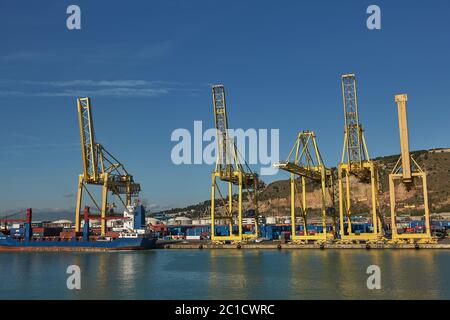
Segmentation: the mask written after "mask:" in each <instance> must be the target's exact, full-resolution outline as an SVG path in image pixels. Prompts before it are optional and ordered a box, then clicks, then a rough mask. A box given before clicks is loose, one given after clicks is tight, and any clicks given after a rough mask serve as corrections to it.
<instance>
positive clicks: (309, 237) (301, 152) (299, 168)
mask: <svg viewBox="0 0 450 320" xmlns="http://www.w3.org/2000/svg"><path fill="white" fill-rule="evenodd" d="M274 166H275V167H276V168H279V169H281V170H284V171H287V172H289V173H290V174H291V179H290V185H291V227H292V235H291V240H292V241H294V242H308V241H317V242H325V241H326V240H327V215H326V210H327V208H326V193H327V188H330V187H331V186H332V173H331V170H330V169H327V168H326V167H325V165H324V163H323V160H322V156H321V155H320V152H319V148H318V146H317V142H316V135H315V134H314V132H312V131H302V132H300V133H299V134H298V135H297V140H296V141H295V144H294V146H293V147H292V149H291V152H290V153H289V155H288V158H287V160H286V161H284V162H280V163H276V164H275V165H274ZM298 178H300V181H301V214H302V218H303V234H298V233H297V230H296V227H297V223H296V219H297V215H296V211H295V199H296V194H297V189H298V186H297V185H298V180H299V179H298ZM307 180H308V181H313V182H315V183H319V184H320V201H321V222H322V228H323V229H322V230H323V231H322V232H319V233H312V232H311V230H308V212H309V211H310V208H308V201H307V196H306V192H307Z"/></svg>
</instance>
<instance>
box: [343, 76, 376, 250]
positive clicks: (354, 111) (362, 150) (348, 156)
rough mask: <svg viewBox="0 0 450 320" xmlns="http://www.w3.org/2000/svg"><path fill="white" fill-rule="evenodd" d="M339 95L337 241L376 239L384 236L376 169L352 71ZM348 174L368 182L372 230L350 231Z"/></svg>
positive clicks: (373, 240)
mask: <svg viewBox="0 0 450 320" xmlns="http://www.w3.org/2000/svg"><path fill="white" fill-rule="evenodd" d="M342 97H343V102H344V115H345V135H344V146H343V149H342V158H341V162H340V163H339V165H338V190H339V222H340V230H339V233H340V241H341V242H353V241H357V242H359V241H365V242H376V241H379V240H383V235H382V234H383V233H382V224H381V217H380V209H379V200H378V194H379V182H378V169H377V167H376V165H375V163H374V162H373V161H372V160H371V159H370V156H369V151H368V149H367V145H366V141H365V138H364V132H363V129H362V127H361V125H360V123H359V113H358V99H357V93H356V78H355V75H354V74H346V75H343V76H342ZM350 175H354V176H356V177H358V178H359V179H360V180H361V181H369V182H370V185H371V198H372V199H371V215H372V221H373V232H364V233H360V234H355V233H354V232H353V231H352V222H351V217H352V208H351V185H350ZM344 182H345V190H344ZM345 218H347V234H346V233H345V230H344V225H345V221H344V219H345Z"/></svg>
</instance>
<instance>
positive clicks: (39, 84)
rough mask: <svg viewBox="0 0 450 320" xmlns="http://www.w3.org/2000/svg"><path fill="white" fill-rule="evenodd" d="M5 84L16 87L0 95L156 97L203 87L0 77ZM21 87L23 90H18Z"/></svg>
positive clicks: (1, 92) (130, 81) (137, 81)
mask: <svg viewBox="0 0 450 320" xmlns="http://www.w3.org/2000/svg"><path fill="white" fill-rule="evenodd" d="M0 83H1V84H2V85H3V86H9V87H11V86H13V87H14V89H5V90H0V96H40V97H78V96H114V97H155V96H160V95H167V94H169V93H173V92H184V93H185V94H187V95H194V94H196V93H198V92H199V91H200V88H193V87H192V86H191V84H188V83H181V82H171V81H164V80H153V81H148V80H134V79H124V80H61V81H31V80H9V79H0ZM17 87H20V88H21V90H17Z"/></svg>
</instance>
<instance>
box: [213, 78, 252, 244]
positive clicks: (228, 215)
mask: <svg viewBox="0 0 450 320" xmlns="http://www.w3.org/2000/svg"><path fill="white" fill-rule="evenodd" d="M212 96H213V103H214V119H215V126H216V134H217V139H216V140H217V158H216V167H215V170H214V171H213V173H212V183H211V240H212V241H218V242H220V241H233V242H240V241H243V240H246V239H256V238H257V237H258V199H257V189H258V184H259V181H258V175H257V174H256V173H253V172H252V171H251V170H250V168H249V167H248V165H247V164H246V163H245V161H244V160H242V161H241V159H240V155H239V152H238V150H237V147H236V144H235V142H234V138H233V137H231V136H230V135H229V130H228V118H227V106H226V100H225V88H224V86H223V85H221V84H219V85H214V86H213V87H212ZM217 179H219V180H220V181H224V182H226V183H227V184H228V200H226V199H225V198H224V196H223V193H222V192H221V190H220V188H219V184H218V181H217ZM233 186H237V187H238V192H237V198H238V199H237V219H236V220H237V227H238V232H237V234H235V233H234V232H233V225H234V223H233V220H234V215H235V213H236V212H235V211H236V208H235V206H234V205H233ZM216 191H217V193H218V194H219V199H218V200H219V201H220V203H219V205H220V204H221V205H222V209H223V211H224V212H222V216H221V217H220V216H219V214H218V213H216ZM244 192H245V193H246V195H247V196H248V197H249V198H250V202H251V203H252V204H253V207H254V218H255V219H254V232H253V233H251V234H244V232H243V224H242V221H243V214H244V212H243V200H244V199H243V195H244ZM217 218H222V219H223V220H226V223H227V225H228V227H229V232H228V235H223V234H221V235H218V234H216V219H217Z"/></svg>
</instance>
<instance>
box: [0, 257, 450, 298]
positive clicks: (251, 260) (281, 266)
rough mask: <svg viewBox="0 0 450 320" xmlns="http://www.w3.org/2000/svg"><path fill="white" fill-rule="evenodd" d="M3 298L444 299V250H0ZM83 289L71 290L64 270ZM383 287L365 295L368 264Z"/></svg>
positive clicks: (448, 292) (449, 263)
mask: <svg viewBox="0 0 450 320" xmlns="http://www.w3.org/2000/svg"><path fill="white" fill-rule="evenodd" d="M0 262H1V263H0V283H1V286H0V299H20V298H22V299H439V298H443V299H449V298H450V289H449V288H450V287H449V285H448V283H449V281H450V274H449V273H448V272H447V270H448V269H449V268H450V252H447V251H442V250H424V249H421V250H389V251H388V250H375V249H372V250H198V251H197V250H155V251H150V252H123V253H0ZM72 264H75V265H79V266H80V268H81V271H82V290H68V289H67V286H66V280H67V277H68V276H69V275H68V274H67V273H66V270H67V267H68V266H69V265H72ZM372 264H374V265H378V266H379V267H380V268H381V285H382V289H381V290H369V289H368V288H367V285H366V282H367V278H368V277H369V275H368V274H367V273H366V270H367V267H368V266H369V265H372Z"/></svg>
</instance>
